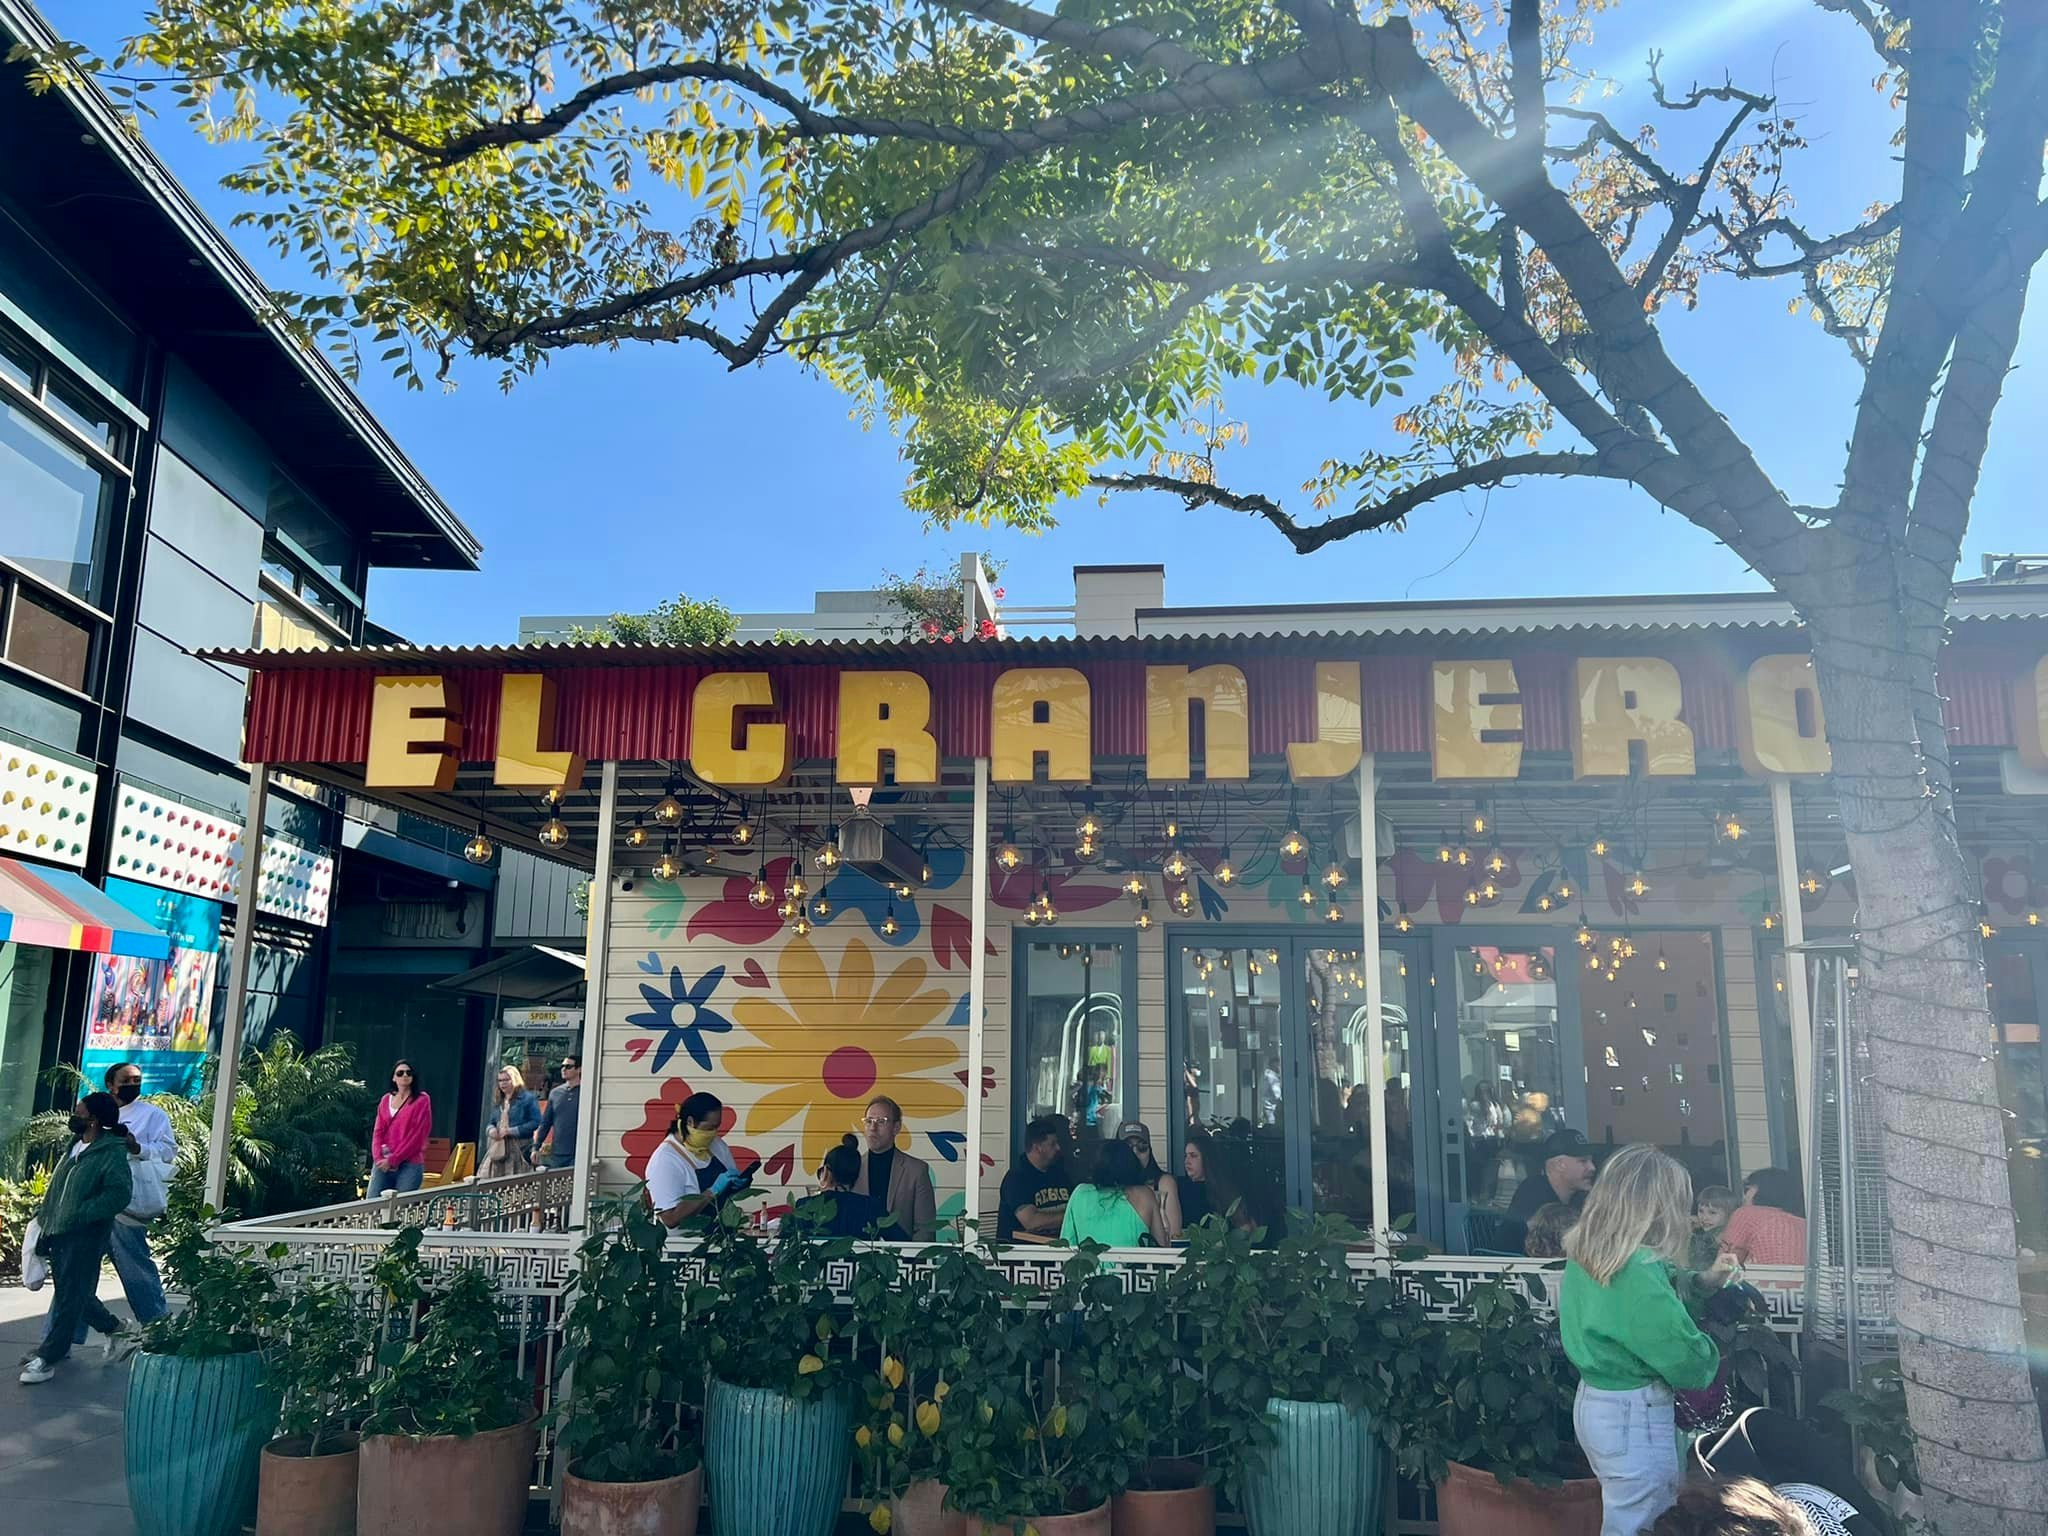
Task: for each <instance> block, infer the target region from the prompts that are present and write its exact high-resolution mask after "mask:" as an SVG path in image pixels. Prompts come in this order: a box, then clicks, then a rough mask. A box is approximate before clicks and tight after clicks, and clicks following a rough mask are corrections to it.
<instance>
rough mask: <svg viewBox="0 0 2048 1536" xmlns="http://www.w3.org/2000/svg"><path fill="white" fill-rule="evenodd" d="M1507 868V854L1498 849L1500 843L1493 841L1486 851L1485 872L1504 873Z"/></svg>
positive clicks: (1492, 873)
mask: <svg viewBox="0 0 2048 1536" xmlns="http://www.w3.org/2000/svg"><path fill="white" fill-rule="evenodd" d="M1507 868H1508V856H1507V855H1506V854H1504V853H1502V852H1501V851H1500V844H1499V843H1495V844H1494V845H1493V846H1492V847H1491V848H1489V849H1488V850H1487V851H1486V872H1487V873H1488V874H1490V875H1504V874H1506V873H1507Z"/></svg>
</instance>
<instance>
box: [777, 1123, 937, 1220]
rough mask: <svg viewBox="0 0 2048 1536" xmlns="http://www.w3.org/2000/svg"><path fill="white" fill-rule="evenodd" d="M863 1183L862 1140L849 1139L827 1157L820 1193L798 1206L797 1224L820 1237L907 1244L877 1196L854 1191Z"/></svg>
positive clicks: (821, 1172) (821, 1167) (820, 1171)
mask: <svg viewBox="0 0 2048 1536" xmlns="http://www.w3.org/2000/svg"><path fill="white" fill-rule="evenodd" d="M859 1179H860V1138H859V1137H858V1136H852V1135H849V1136H847V1137H846V1138H845V1139H844V1140H842V1141H841V1142H840V1143H839V1145H838V1146H836V1147H834V1148H833V1149H832V1150H831V1151H829V1152H827V1153H826V1154H825V1161H824V1162H823V1163H822V1164H820V1165H819V1168H818V1193H816V1194H815V1195H807V1196H805V1197H804V1198H803V1199H801V1200H799V1201H798V1202H797V1203H796V1212H795V1214H796V1217H797V1220H798V1221H800V1222H803V1223H804V1224H805V1225H806V1226H807V1227H808V1228H809V1229H810V1230H811V1231H812V1233H813V1234H814V1235H816V1236H818V1237H871V1238H876V1239H878V1240H880V1241H882V1242H885V1243H907V1242H909V1241H910V1234H909V1233H908V1232H905V1231H904V1230H903V1228H902V1226H901V1225H900V1224H899V1223H898V1222H896V1221H895V1220H893V1219H892V1218H891V1217H890V1215H889V1207H888V1206H887V1205H885V1204H884V1203H883V1202H882V1201H881V1200H880V1199H878V1198H877V1197H876V1196H874V1195H864V1194H862V1193H861V1192H860V1191H859V1190H857V1189H855V1188H854V1185H855V1184H856V1183H857V1182H859Z"/></svg>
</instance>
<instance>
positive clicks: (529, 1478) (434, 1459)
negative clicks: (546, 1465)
mask: <svg viewBox="0 0 2048 1536" xmlns="http://www.w3.org/2000/svg"><path fill="white" fill-rule="evenodd" d="M539 1444H540V1421H539V1420H538V1419H536V1418H534V1417H533V1416H532V1415H528V1416H527V1417H526V1419H524V1420H523V1421H522V1422H520V1423H518V1424H513V1425H511V1426H509V1427H508V1428H505V1429H487V1430H485V1431H484V1432H483V1433H482V1434H478V1435H365V1436H364V1437H363V1469H362V1475H361V1477H360V1478H358V1479H357V1483H356V1531H357V1533H358V1536H520V1533H521V1532H522V1531H524V1530H525V1528H526V1500H527V1495H528V1494H529V1492H530V1491H531V1490H532V1487H533V1453H534V1451H535V1449H536V1448H538V1446H539Z"/></svg>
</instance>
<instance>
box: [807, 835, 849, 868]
mask: <svg viewBox="0 0 2048 1536" xmlns="http://www.w3.org/2000/svg"><path fill="white" fill-rule="evenodd" d="M812 862H813V863H815V864H816V865H817V866H818V868H820V869H822V870H824V871H825V872H826V873H827V874H830V873H831V872H832V871H833V870H835V869H837V868H838V867H839V866H840V865H841V864H842V863H844V862H845V859H844V856H843V855H842V854H841V853H840V852H839V829H838V828H837V827H834V828H833V829H832V830H831V831H829V832H827V833H826V834H825V845H824V847H822V848H820V849H819V850H818V853H817V857H816V858H814V859H813V860H812Z"/></svg>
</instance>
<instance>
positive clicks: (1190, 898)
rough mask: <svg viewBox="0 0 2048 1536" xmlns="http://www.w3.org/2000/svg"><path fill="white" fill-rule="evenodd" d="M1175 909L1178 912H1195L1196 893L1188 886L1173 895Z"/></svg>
mask: <svg viewBox="0 0 2048 1536" xmlns="http://www.w3.org/2000/svg"><path fill="white" fill-rule="evenodd" d="M1173 909H1174V911H1176V912H1192V911H1194V910H1195V893H1194V892H1193V891H1191V890H1189V889H1188V888H1187V887H1186V886H1182V887H1181V888H1180V889H1179V890H1177V891H1175V892H1174V893H1173Z"/></svg>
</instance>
